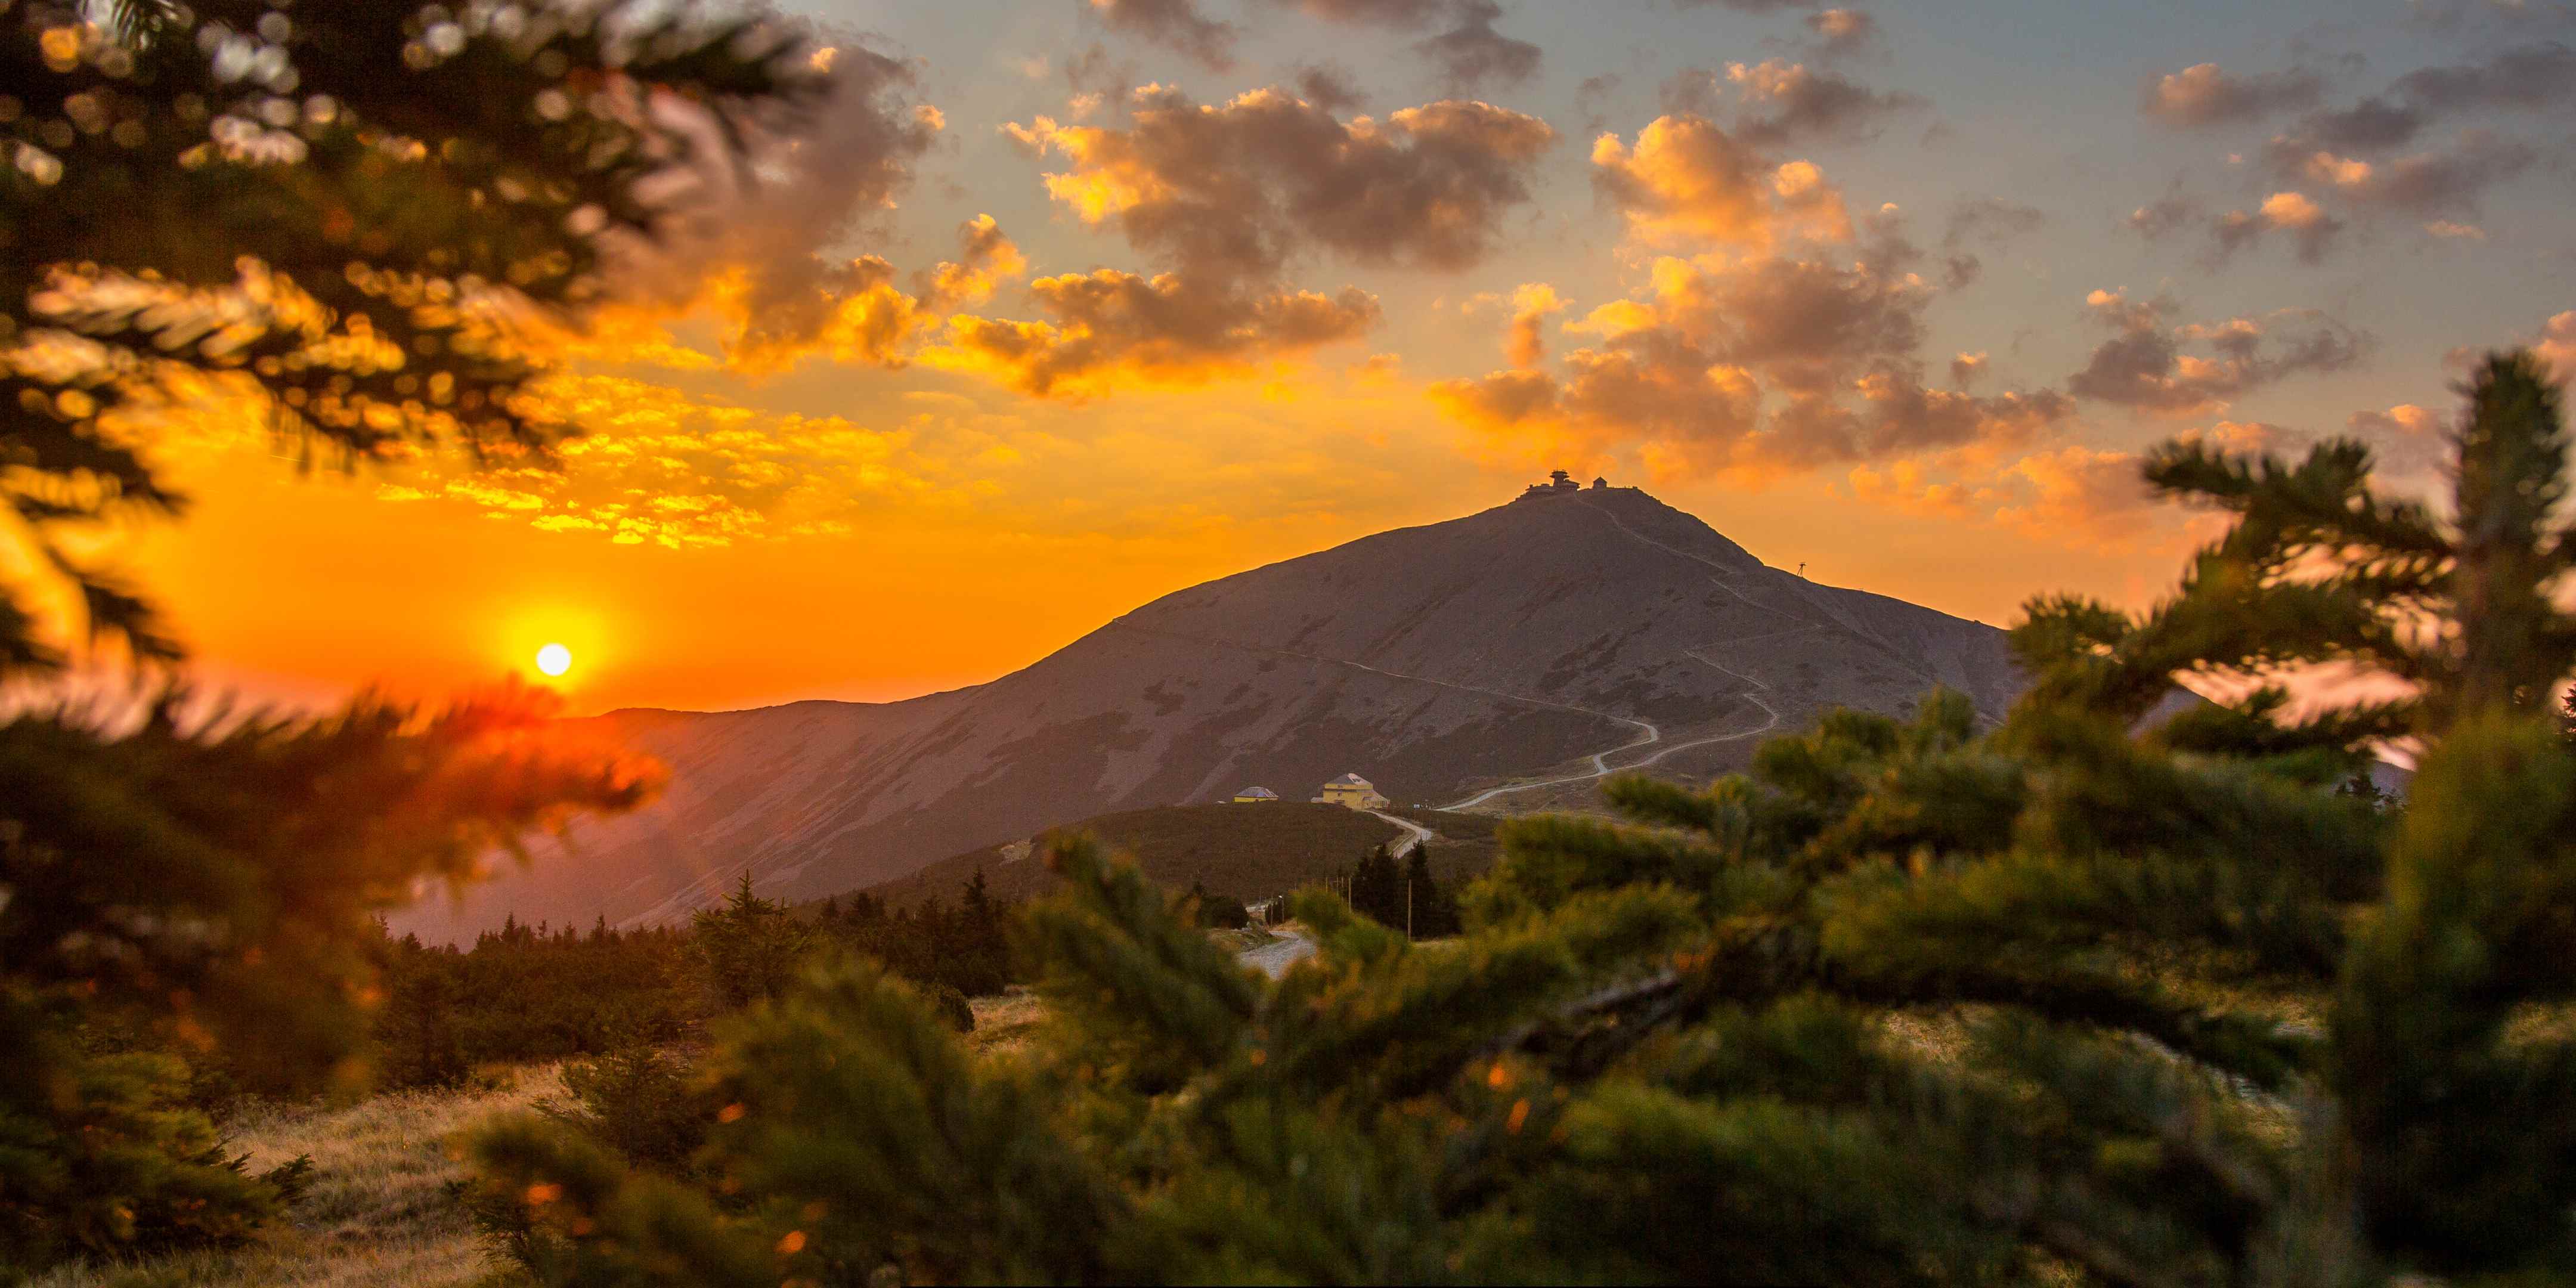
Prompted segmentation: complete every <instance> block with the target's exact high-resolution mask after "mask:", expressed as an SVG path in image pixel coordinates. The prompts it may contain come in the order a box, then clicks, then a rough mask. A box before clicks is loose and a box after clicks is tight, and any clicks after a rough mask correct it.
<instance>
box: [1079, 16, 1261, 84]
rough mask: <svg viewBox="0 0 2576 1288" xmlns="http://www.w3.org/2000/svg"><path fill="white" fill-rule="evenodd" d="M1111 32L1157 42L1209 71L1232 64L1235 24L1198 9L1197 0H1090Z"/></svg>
mask: <svg viewBox="0 0 2576 1288" xmlns="http://www.w3.org/2000/svg"><path fill="white" fill-rule="evenodd" d="M1090 5H1091V12H1092V13H1094V14H1095V15H1097V16H1098V17H1099V18H1100V20H1101V21H1102V22H1104V23H1106V24H1108V26H1109V29H1110V30H1111V31H1114V32H1117V33H1118V34H1120V35H1122V36H1130V37H1133V38H1135V39H1138V40H1142V41H1144V42H1146V43H1147V44H1152V45H1160V46H1162V47H1163V48H1165V49H1169V50H1172V51H1173V52H1175V53H1179V54H1182V55H1185V56H1187V57H1189V58H1190V59H1192V60H1194V61H1196V62H1197V63H1198V64H1199V65H1200V66H1201V67H1205V68H1207V69H1208V70H1209V71H1212V72H1222V71H1230V70H1232V69H1233V67H1234V41H1235V37H1236V36H1237V35H1239V34H1240V33H1238V32H1237V31H1236V30H1235V27H1234V24H1232V23H1229V22H1218V21H1216V20H1214V19H1212V18H1209V17H1208V16H1207V15H1205V14H1203V13H1200V12H1199V7H1198V4H1197V2H1196V0H1090Z"/></svg>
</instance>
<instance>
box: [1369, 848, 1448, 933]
mask: <svg viewBox="0 0 2576 1288" xmlns="http://www.w3.org/2000/svg"><path fill="white" fill-rule="evenodd" d="M1425 848H1426V847H1424V846H1422V845H1419V844H1417V845H1415V846H1414V847H1413V849H1412V851H1411V852H1409V853H1407V854H1406V855H1405V858H1404V862H1403V863H1402V864H1398V863H1397V862H1396V861H1395V856H1394V855H1392V854H1390V853H1388V852H1387V848H1386V847H1385V846H1383V845H1381V846H1378V847H1376V848H1375V849H1372V850H1370V851H1369V852H1368V853H1367V854H1365V855H1363V856H1361V858H1360V861H1359V862H1358V863H1357V864H1355V865H1353V867H1352V868H1351V874H1350V904H1351V911H1353V912H1356V913H1358V914H1360V915H1361V916H1363V917H1366V918H1368V919H1369V920H1371V921H1374V922H1376V923H1377V924H1379V925H1381V926H1384V927H1386V928H1387V929H1389V930H1399V931H1403V932H1404V933H1406V934H1407V935H1410V936H1411V937H1413V938H1415V939H1439V938H1442V937H1445V936H1448V935H1454V934H1457V933H1458V929H1459V926H1458V901H1457V899H1456V898H1455V897H1454V895H1453V894H1452V892H1450V891H1448V890H1445V889H1443V888H1442V887H1441V885H1440V883H1439V882H1438V881H1437V880H1434V879H1433V878H1432V875H1431V860H1430V859H1429V858H1428V857H1427V856H1425V855H1424V854H1423V850H1424V849H1425Z"/></svg>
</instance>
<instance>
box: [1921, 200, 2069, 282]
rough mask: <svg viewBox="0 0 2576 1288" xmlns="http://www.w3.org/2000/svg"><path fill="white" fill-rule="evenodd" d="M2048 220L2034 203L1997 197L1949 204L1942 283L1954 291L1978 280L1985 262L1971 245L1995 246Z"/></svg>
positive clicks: (1942, 245) (1942, 242)
mask: <svg viewBox="0 0 2576 1288" xmlns="http://www.w3.org/2000/svg"><path fill="white" fill-rule="evenodd" d="M2047 223H2048V216H2047V215H2045V214H2042V213H2040V210H2039V208H2038V207H2037V206H2025V205H2022V204H2021V203H2019V202H2016V201H2006V200H2004V199H2002V198H2000V197H1979V198H1976V199H1973V200H1967V201H1962V202H1960V203H1959V204H1957V205H1955V206H1953V207H1951V208H1950V219H1949V222H1948V223H1947V224H1946V225H1944V227H1943V228H1942V231H1941V250H1942V253H1943V256H1944V261H1945V262H1944V263H1943V266H1942V279H1943V284H1944V285H1946V286H1948V287H1949V288H1950V289H1951V290H1954V291H1955V290H1958V289H1960V288H1961V287H1964V286H1966V285H1968V284H1969V283H1971V282H1974V281H1975V280H1977V275H1978V274H1979V273H1981V272H1983V271H1984V268H1985V262H1984V261H1983V260H1982V259H1980V258H1978V256H1977V255H1976V253H1975V251H1973V250H1972V249H1970V248H1971V247H1979V246H1982V247H1985V248H1986V249H1989V250H1992V249H1997V248H2000V247H2002V246H2005V245H2007V244H2009V243H2010V242H2011V241H2012V240H2013V239H2014V238H2016V237H2025V236H2028V235H2030V234H2031V233H2035V232H2037V231H2039V230H2040V228H2042V227H2043V226H2045V225H2046V224H2047Z"/></svg>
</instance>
